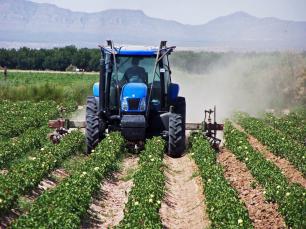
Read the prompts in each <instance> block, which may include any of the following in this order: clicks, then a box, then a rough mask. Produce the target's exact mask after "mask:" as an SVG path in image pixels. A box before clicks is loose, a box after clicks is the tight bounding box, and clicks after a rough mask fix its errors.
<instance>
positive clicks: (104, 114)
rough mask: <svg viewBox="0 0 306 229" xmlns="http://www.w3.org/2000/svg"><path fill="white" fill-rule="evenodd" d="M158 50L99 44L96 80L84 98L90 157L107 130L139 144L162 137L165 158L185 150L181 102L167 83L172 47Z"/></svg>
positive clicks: (174, 86)
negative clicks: (97, 76) (89, 92)
mask: <svg viewBox="0 0 306 229" xmlns="http://www.w3.org/2000/svg"><path fill="white" fill-rule="evenodd" d="M166 43H167V42H166V41H161V42H160V45H159V47H158V48H141V49H139V48H127V47H115V46H114V44H113V42H112V41H107V45H106V46H103V47H102V46H100V49H101V61H100V79H99V82H97V83H95V84H94V86H93V96H89V97H88V98H87V107H86V141H87V153H90V152H91V151H92V150H93V149H94V148H95V147H96V146H97V144H98V143H99V142H100V141H101V140H102V139H103V138H104V136H105V134H107V133H108V132H111V131H120V132H121V133H122V135H123V136H124V138H125V139H126V140H127V141H128V142H130V143H132V144H134V145H141V144H143V143H144V141H145V139H146V138H150V137H152V136H162V137H163V138H164V139H166V140H167V143H168V146H167V151H168V154H169V155H170V156H173V157H179V156H181V155H182V153H183V152H184V150H185V129H186V128H185V124H186V103H185V98H184V97H180V96H179V85H178V84H174V83H172V81H171V69H170V62H169V56H170V54H171V53H172V52H173V50H174V49H175V46H172V47H167V45H166Z"/></svg>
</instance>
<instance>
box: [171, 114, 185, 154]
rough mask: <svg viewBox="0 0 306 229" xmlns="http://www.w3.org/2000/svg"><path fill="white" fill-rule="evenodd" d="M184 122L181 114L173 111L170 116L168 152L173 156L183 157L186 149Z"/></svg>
mask: <svg viewBox="0 0 306 229" xmlns="http://www.w3.org/2000/svg"><path fill="white" fill-rule="evenodd" d="M184 124H185V123H184V122H183V118H182V116H181V115H180V114H176V113H172V114H170V117H169V141H168V153H169V155H170V156H171V157H181V156H182V154H183V153H184V150H185V131H184V129H185V128H184Z"/></svg>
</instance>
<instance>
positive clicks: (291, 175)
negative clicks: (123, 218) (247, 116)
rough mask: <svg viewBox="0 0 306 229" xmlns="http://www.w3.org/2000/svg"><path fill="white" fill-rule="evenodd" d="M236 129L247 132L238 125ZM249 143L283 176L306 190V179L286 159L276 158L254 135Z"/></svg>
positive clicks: (249, 136) (249, 138)
mask: <svg viewBox="0 0 306 229" xmlns="http://www.w3.org/2000/svg"><path fill="white" fill-rule="evenodd" d="M235 127H236V128H237V129H239V130H240V131H243V132H245V131H244V129H243V128H242V127H241V126H239V125H237V124H236V125H235ZM248 141H249V143H250V144H251V146H253V148H254V149H256V150H257V151H259V152H260V153H262V154H263V155H264V156H265V158H267V159H268V160H270V161H272V162H273V163H274V164H275V165H276V166H277V167H278V168H280V169H281V170H282V172H283V174H284V175H285V176H286V177H287V178H288V180H289V181H290V182H292V183H298V184H300V185H302V186H303V187H304V188H306V179H305V178H304V177H303V174H302V173H301V172H300V171H298V170H297V169H296V168H295V167H294V166H293V165H292V164H291V163H290V162H289V161H287V160H286V159H285V158H281V157H279V156H276V155H275V154H273V153H272V152H270V151H269V150H268V149H267V147H266V146H264V145H263V144H262V143H261V142H260V141H258V140H257V139H256V138H255V137H253V136H252V135H249V134H248Z"/></svg>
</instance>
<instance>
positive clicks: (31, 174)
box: [0, 131, 84, 215]
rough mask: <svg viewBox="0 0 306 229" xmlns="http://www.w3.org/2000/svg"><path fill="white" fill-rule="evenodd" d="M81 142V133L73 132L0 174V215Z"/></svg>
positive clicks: (80, 145)
mask: <svg viewBox="0 0 306 229" xmlns="http://www.w3.org/2000/svg"><path fill="white" fill-rule="evenodd" d="M83 142H84V136H83V134H82V133H80V132H77V131H76V132H73V133H71V134H69V135H68V136H66V137H65V138H64V139H63V141H61V143H60V144H58V145H53V144H51V143H49V144H47V145H46V146H45V147H44V148H41V149H40V150H39V151H36V152H35V154H33V155H31V156H29V157H28V158H26V159H24V160H21V161H20V162H19V163H16V164H14V165H13V166H12V167H11V168H10V171H9V173H8V174H7V175H6V176H0V215H1V214H3V213H4V212H6V211H7V210H9V209H10V208H11V207H12V206H13V204H14V202H15V201H16V199H17V198H18V197H19V196H20V195H22V194H24V193H26V192H28V191H29V190H31V189H32V188H34V187H35V186H37V185H38V183H39V182H40V181H41V180H42V179H43V177H44V176H46V175H47V174H48V173H49V172H50V171H51V170H52V169H54V168H55V167H56V166H57V165H58V164H59V163H60V162H61V161H62V160H63V159H65V158H67V157H68V156H70V155H72V154H74V153H76V152H77V150H78V149H80V147H82V146H83Z"/></svg>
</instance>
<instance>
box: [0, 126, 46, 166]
mask: <svg viewBox="0 0 306 229" xmlns="http://www.w3.org/2000/svg"><path fill="white" fill-rule="evenodd" d="M49 131H50V129H49V128H47V127H41V128H39V129H33V128H31V129H28V130H26V131H25V133H24V134H22V135H20V136H19V137H18V138H17V139H13V140H9V141H5V142H0V169H1V168H3V167H7V166H8V163H9V162H11V161H13V160H14V159H16V158H20V157H21V156H23V155H24V154H26V153H27V152H29V151H30V150H35V149H37V148H40V147H41V146H42V145H43V144H44V143H46V141H47V133H48V132H49Z"/></svg>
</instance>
